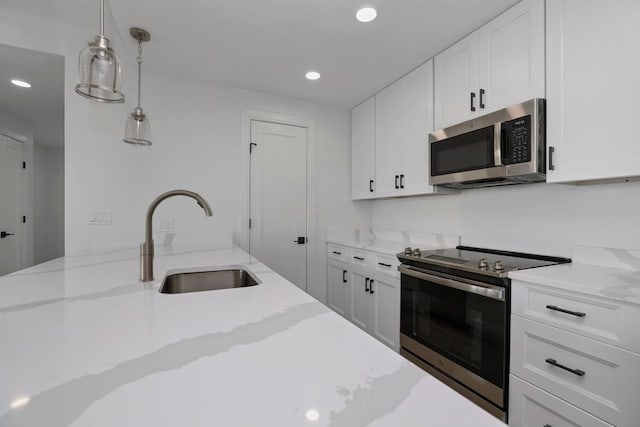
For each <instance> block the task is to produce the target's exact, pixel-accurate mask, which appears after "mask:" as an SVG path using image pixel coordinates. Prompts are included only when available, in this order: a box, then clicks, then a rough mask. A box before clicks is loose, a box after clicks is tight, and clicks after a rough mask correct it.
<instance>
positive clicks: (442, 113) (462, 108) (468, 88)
mask: <svg viewBox="0 0 640 427" xmlns="http://www.w3.org/2000/svg"><path fill="white" fill-rule="evenodd" d="M477 44H478V34H477V33H472V34H470V35H468V36H467V37H465V38H464V39H462V40H460V41H459V42H458V43H456V44H454V45H453V46H451V47H450V48H448V49H447V50H445V51H444V52H442V53H440V54H439V55H437V56H436V57H435V60H434V65H435V78H434V81H435V86H434V89H435V128H436V129H442V128H444V127H447V126H451V125H454V124H456V123H459V122H463V121H465V120H469V119H471V118H473V117H474V116H475V115H477V111H478V97H477V95H478V49H477ZM472 93H473V94H475V95H476V97H475V100H474V102H473V106H472V105H471V104H472V102H471V101H472V100H471V94H472ZM472 107H473V108H472ZM473 109H475V111H473Z"/></svg>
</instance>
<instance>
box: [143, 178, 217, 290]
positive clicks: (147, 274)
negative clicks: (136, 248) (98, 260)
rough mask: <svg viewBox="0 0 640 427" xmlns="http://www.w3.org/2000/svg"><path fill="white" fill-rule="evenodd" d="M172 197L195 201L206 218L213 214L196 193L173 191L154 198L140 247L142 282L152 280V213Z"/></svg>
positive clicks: (205, 202) (148, 210)
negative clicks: (161, 203) (183, 197)
mask: <svg viewBox="0 0 640 427" xmlns="http://www.w3.org/2000/svg"><path fill="white" fill-rule="evenodd" d="M173 196H187V197H191V198H192V199H195V201H196V202H198V204H199V205H200V207H201V208H202V209H204V214H205V215H206V216H211V215H213V213H212V212H211V207H210V206H209V204H208V203H207V201H206V200H205V199H203V198H202V196H201V195H199V194H198V193H194V192H193V191H187V190H173V191H167V192H166V193H162V194H161V195H159V196H158V197H156V198H155V200H154V201H153V202H151V204H150V205H149V209H147V218H146V222H145V236H144V243H143V244H141V245H140V280H141V281H142V282H150V281H152V280H153V254H154V250H153V225H152V219H153V212H154V211H155V210H156V208H157V207H158V205H159V204H160V202H162V201H163V200H165V199H168V198H169V197H173Z"/></svg>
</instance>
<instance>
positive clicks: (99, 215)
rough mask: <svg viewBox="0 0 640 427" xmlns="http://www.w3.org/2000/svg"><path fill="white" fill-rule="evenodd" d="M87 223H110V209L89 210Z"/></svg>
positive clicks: (111, 222)
mask: <svg viewBox="0 0 640 427" xmlns="http://www.w3.org/2000/svg"><path fill="white" fill-rule="evenodd" d="M88 224H89V225H111V224H113V220H112V215H111V211H94V212H89V222H88Z"/></svg>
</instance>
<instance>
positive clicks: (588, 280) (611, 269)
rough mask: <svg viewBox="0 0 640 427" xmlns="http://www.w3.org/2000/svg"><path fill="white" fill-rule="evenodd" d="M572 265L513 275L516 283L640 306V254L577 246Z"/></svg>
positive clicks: (534, 269)
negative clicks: (533, 284) (528, 283)
mask: <svg viewBox="0 0 640 427" xmlns="http://www.w3.org/2000/svg"><path fill="white" fill-rule="evenodd" d="M571 259H572V263H571V264H561V265H554V266H550V267H543V268H533V269H530V270H521V271H515V272H511V273H509V277H510V278H511V279H515V280H523V281H526V282H531V283H536V284H539V285H543V286H550V287H554V288H559V289H565V290H569V291H574V292H579V293H583V294H587V295H595V296H599V297H602V298H609V299H614V300H619V301H626V302H628V303H632V304H640V250H633V249H624V248H608V247H595V246H580V245H578V246H575V247H574V248H573V255H572V257H571Z"/></svg>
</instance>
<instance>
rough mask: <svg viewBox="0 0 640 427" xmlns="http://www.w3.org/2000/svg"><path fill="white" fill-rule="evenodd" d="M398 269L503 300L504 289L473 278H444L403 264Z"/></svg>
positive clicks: (471, 292)
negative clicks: (462, 279)
mask: <svg viewBox="0 0 640 427" xmlns="http://www.w3.org/2000/svg"><path fill="white" fill-rule="evenodd" d="M398 270H400V274H406V275H407V276H411V277H415V278H416V279H421V280H427V281H429V282H433V283H435V284H437V285H441V286H446V287H448V288H454V289H458V290H460V291H463V292H467V293H470V294H476V295H480V296H482V297H487V298H491V299H495V300H498V301H504V300H505V295H504V294H505V289H504V288H502V287H500V286H494V285H489V284H486V283H481V282H476V281H475V280H467V279H465V280H464V281H461V280H453V279H446V278H444V277H440V276H434V275H433V274H428V273H424V272H422V271H420V270H418V269H416V268H411V267H407V266H405V265H400V267H399V268H398Z"/></svg>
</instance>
